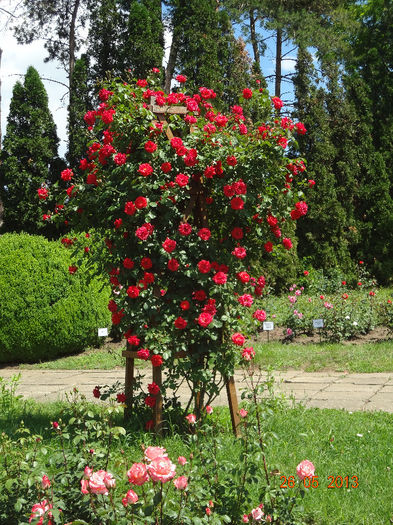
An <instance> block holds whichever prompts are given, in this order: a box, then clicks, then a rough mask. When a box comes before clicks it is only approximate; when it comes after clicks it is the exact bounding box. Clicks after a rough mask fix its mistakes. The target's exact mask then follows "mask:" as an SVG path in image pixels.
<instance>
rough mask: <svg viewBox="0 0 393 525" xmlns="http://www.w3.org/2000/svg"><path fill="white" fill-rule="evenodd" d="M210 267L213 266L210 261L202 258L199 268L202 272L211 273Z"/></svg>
mask: <svg viewBox="0 0 393 525" xmlns="http://www.w3.org/2000/svg"><path fill="white" fill-rule="evenodd" d="M210 268H211V264H210V262H209V261H206V260H204V259H202V261H199V263H198V270H199V271H200V272H201V273H209V272H210Z"/></svg>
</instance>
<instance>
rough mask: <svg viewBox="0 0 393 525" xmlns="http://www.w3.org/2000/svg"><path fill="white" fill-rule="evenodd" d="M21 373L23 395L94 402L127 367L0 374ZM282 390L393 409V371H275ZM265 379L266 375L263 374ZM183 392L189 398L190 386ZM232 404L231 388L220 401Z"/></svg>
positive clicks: (239, 379)
mask: <svg viewBox="0 0 393 525" xmlns="http://www.w3.org/2000/svg"><path fill="white" fill-rule="evenodd" d="M18 373H20V374H21V378H20V380H19V383H18V388H17V393H18V394H21V395H23V396H24V397H26V398H34V399H36V400H37V401H55V400H57V399H60V400H61V399H65V394H66V393H67V392H71V390H72V389H73V387H77V388H78V390H79V391H80V392H81V393H83V394H85V395H86V397H87V399H88V400H93V399H94V398H93V395H92V391H93V388H94V387H95V386H96V385H101V386H103V385H112V384H113V383H115V382H116V381H119V382H121V383H123V384H124V369H122V368H119V369H114V370H18V369H16V368H3V369H1V368H0V377H3V378H4V379H5V380H7V379H10V378H11V377H12V376H13V375H15V374H18ZM143 373H145V374H146V376H145V380H144V381H145V383H146V384H147V383H150V382H151V375H150V369H145V370H143ZM273 375H274V377H275V380H276V387H275V391H276V392H283V393H284V394H286V395H291V394H292V395H293V396H294V398H295V400H296V401H298V402H302V403H303V404H304V405H305V406H307V407H318V408H338V409H345V410H349V411H355V410H367V411H372V410H383V411H386V412H393V372H392V373H379V374H346V373H339V372H330V373H329V372H314V373H306V372H301V371H289V372H275V373H274V374H273ZM262 377H263V376H262ZM235 381H236V387H237V392H238V397H239V400H240V394H241V391H242V389H244V388H245V387H246V383H247V382H246V380H245V378H244V376H243V373H241V372H237V373H236V375H235ZM182 388H183V390H182V392H181V395H184V397H185V398H186V396H187V387H186V386H184V387H182ZM214 404H216V405H226V404H227V399H226V393H225V389H224V390H223V392H222V393H221V396H220V397H219V398H218V399H217V400H216V401H215V403H214Z"/></svg>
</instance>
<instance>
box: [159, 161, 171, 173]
mask: <svg viewBox="0 0 393 525" xmlns="http://www.w3.org/2000/svg"><path fill="white" fill-rule="evenodd" d="M161 169H162V171H163V172H164V173H169V172H170V171H171V169H172V165H171V163H170V162H164V163H163V164H161Z"/></svg>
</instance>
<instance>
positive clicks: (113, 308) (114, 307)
mask: <svg viewBox="0 0 393 525" xmlns="http://www.w3.org/2000/svg"><path fill="white" fill-rule="evenodd" d="M108 310H109V311H110V312H117V304H116V303H115V301H114V300H113V299H111V300H110V301H109V303H108Z"/></svg>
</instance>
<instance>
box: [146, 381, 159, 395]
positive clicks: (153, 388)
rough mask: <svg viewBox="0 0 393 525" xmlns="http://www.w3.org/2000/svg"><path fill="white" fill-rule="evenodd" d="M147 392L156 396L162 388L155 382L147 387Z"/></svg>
mask: <svg viewBox="0 0 393 525" xmlns="http://www.w3.org/2000/svg"><path fill="white" fill-rule="evenodd" d="M147 390H148V391H149V394H151V395H152V396H156V395H157V394H158V393H159V391H160V387H159V386H158V385H157V383H154V382H153V383H150V384H149V385H147Z"/></svg>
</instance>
